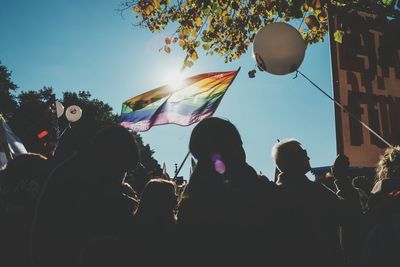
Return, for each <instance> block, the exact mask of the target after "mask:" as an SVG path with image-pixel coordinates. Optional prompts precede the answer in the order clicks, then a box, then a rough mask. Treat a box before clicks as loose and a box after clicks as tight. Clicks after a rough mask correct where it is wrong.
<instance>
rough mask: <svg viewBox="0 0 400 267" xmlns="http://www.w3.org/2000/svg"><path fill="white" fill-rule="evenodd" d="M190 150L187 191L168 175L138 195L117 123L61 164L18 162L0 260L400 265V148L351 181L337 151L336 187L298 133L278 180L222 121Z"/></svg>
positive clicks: (8, 189) (2, 220)
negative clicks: (322, 176) (315, 170)
mask: <svg viewBox="0 0 400 267" xmlns="http://www.w3.org/2000/svg"><path fill="white" fill-rule="evenodd" d="M189 149H190V152H191V154H192V155H193V156H194V157H195V158H196V159H197V165H196V167H195V169H194V171H193V173H192V175H191V177H190V181H189V183H188V184H187V185H186V186H185V188H184V190H182V191H181V190H177V185H176V184H175V183H174V181H172V180H168V179H161V178H159V179H151V180H150V181H149V182H148V183H147V184H146V186H145V187H144V189H143V190H142V192H136V191H135V190H137V188H133V187H132V186H131V185H130V184H128V183H126V182H125V176H126V173H127V171H129V170H132V169H135V168H137V166H138V164H140V153H139V150H138V147H137V145H136V143H135V141H134V138H133V136H132V134H131V133H130V132H129V131H128V130H126V129H125V128H123V127H121V126H117V125H114V126H109V127H107V128H105V129H103V130H101V131H100V132H98V133H97V135H96V136H95V138H94V139H93V141H92V143H91V144H90V145H89V144H88V145H87V147H85V149H81V150H79V151H75V152H74V153H72V154H71V155H69V156H68V158H66V159H64V160H62V161H59V162H58V163H57V164H55V163H54V161H52V159H51V158H49V159H47V158H45V157H43V156H41V155H38V154H24V155H20V156H17V157H15V158H13V159H12V160H10V161H9V163H8V165H7V167H6V169H4V170H3V171H1V172H0V266H5V267H6V266H35V267H55V266H61V267H63V266H65V267H75V266H79V267H89V266H90V267H92V266H93V267H94V266H97V267H99V266H117V267H119V266H156V265H158V266H161V265H162V266H326V267H348V266H349V267H353V266H355V267H358V266H360V267H366V266H377V267H380V266H398V264H400V260H399V257H398V253H400V147H391V148H388V149H387V150H386V151H385V153H384V155H382V156H381V158H380V160H379V163H378V164H377V173H376V180H375V181H370V180H368V179H366V178H365V177H356V178H354V179H352V178H350V177H348V169H349V159H348V158H347V157H346V156H344V155H339V156H338V157H337V158H336V160H335V162H334V164H333V166H332V168H331V176H330V180H329V181H330V182H329V183H330V186H329V187H327V186H326V185H323V184H322V183H319V182H316V181H311V180H309V179H308V178H307V176H306V173H308V172H309V171H310V169H311V167H310V163H309V160H310V159H309V157H308V155H307V152H306V150H305V149H303V147H302V145H301V144H300V143H299V142H298V141H297V140H295V139H286V140H282V141H280V142H278V143H277V144H276V145H275V146H274V147H273V148H272V158H273V160H274V162H275V165H276V170H277V177H276V181H275V182H272V181H270V180H268V179H267V178H266V177H265V176H262V175H258V174H257V172H256V171H255V170H254V169H253V168H252V167H251V166H250V165H248V163H247V162H246V153H245V151H244V149H243V144H242V140H241V137H240V134H239V132H238V130H237V129H236V127H235V126H234V125H233V124H232V123H230V122H229V121H227V120H223V119H220V118H215V117H214V118H208V119H204V120H202V121H201V122H200V123H198V124H197V126H196V127H195V128H194V129H193V131H192V134H191V138H190V143H189ZM377 160H378V159H377ZM55 165H56V166H55ZM138 196H139V197H138Z"/></svg>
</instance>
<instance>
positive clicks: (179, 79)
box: [166, 70, 184, 91]
mask: <svg viewBox="0 0 400 267" xmlns="http://www.w3.org/2000/svg"><path fill="white" fill-rule="evenodd" d="M166 77H167V82H168V86H169V88H170V90H171V91H177V90H179V89H181V88H182V87H183V85H184V83H183V80H184V78H183V75H182V72H181V71H179V70H170V71H167V72H166Z"/></svg>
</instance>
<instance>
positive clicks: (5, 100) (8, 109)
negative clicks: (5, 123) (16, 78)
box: [0, 61, 18, 116]
mask: <svg viewBox="0 0 400 267" xmlns="http://www.w3.org/2000/svg"><path fill="white" fill-rule="evenodd" d="M17 88H18V86H17V85H16V84H15V83H13V82H12V81H11V71H9V70H8V69H7V67H6V66H4V65H2V64H1V61H0V113H2V114H4V115H5V116H7V115H8V114H10V113H12V112H14V111H15V108H16V105H17V103H16V102H15V97H14V95H13V94H12V92H13V91H15V90H17Z"/></svg>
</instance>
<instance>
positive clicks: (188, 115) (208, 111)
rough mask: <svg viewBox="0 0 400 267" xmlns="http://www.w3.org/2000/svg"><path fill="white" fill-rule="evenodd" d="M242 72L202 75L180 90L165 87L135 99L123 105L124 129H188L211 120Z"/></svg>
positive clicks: (180, 87)
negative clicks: (166, 126)
mask: <svg viewBox="0 0 400 267" xmlns="http://www.w3.org/2000/svg"><path fill="white" fill-rule="evenodd" d="M239 70H240V69H238V70H235V71H227V72H211V73H203V74H199V75H196V76H192V77H189V78H187V79H185V80H184V81H183V82H182V84H181V85H180V86H179V88H171V86H170V85H164V86H161V87H159V88H156V89H154V90H151V91H148V92H146V93H143V94H141V95H138V96H135V97H133V98H131V99H129V100H127V101H125V102H124V103H123V104H122V112H121V125H122V126H124V127H126V128H129V129H131V130H133V131H135V132H144V131H147V130H149V129H150V128H151V127H152V126H155V125H162V124H169V123H173V124H177V125H182V126H187V125H191V124H193V123H196V122H199V121H201V120H202V119H204V118H207V117H210V116H212V115H213V114H214V112H215V110H216V109H217V107H218V105H219V103H220V102H221V100H222V97H223V96H224V94H225V92H226V91H227V90H228V88H229V86H230V85H231V83H232V82H233V80H234V79H235V77H236V75H237V73H238V72H239Z"/></svg>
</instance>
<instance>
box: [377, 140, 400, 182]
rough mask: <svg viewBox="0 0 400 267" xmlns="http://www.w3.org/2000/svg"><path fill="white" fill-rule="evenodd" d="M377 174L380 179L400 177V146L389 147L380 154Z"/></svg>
mask: <svg viewBox="0 0 400 267" xmlns="http://www.w3.org/2000/svg"><path fill="white" fill-rule="evenodd" d="M376 176H377V179H378V180H383V179H386V178H400V146H395V147H390V148H387V149H386V150H385V153H384V154H383V155H382V156H380V160H379V162H378V166H377V168H376Z"/></svg>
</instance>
